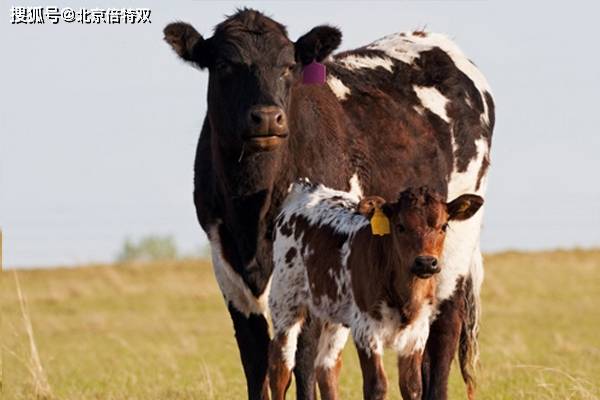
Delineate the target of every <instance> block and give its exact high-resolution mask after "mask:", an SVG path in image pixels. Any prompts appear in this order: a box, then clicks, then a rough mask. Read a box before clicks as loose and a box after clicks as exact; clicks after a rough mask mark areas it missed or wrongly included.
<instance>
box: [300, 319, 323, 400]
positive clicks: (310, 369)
mask: <svg viewBox="0 0 600 400" xmlns="http://www.w3.org/2000/svg"><path fill="white" fill-rule="evenodd" d="M320 332H321V321H319V319H318V318H314V317H311V316H310V314H308V315H307V316H306V318H305V320H304V324H303V325H302V330H301V331H300V335H299V336H298V346H297V349H296V366H295V367H294V376H295V377H296V399H297V400H314V399H316V377H315V368H314V365H315V358H316V357H317V344H318V342H319V336H320Z"/></svg>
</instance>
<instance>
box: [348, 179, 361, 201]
mask: <svg viewBox="0 0 600 400" xmlns="http://www.w3.org/2000/svg"><path fill="white" fill-rule="evenodd" d="M350 193H351V194H352V195H354V196H356V197H357V198H359V199H360V198H362V197H363V190H362V187H360V181H359V180H358V174H357V173H354V175H352V177H351V178H350Z"/></svg>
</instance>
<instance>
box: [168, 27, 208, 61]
mask: <svg viewBox="0 0 600 400" xmlns="http://www.w3.org/2000/svg"><path fill="white" fill-rule="evenodd" d="M163 33H164V35H165V37H164V39H165V42H167V43H169V44H170V45H171V47H172V48H173V50H175V52H176V53H177V54H178V55H179V57H181V58H182V59H184V60H185V61H188V62H191V63H193V64H195V65H197V66H198V67H200V68H206V67H208V66H209V64H210V61H211V59H212V50H211V46H210V39H208V40H205V39H204V38H203V37H202V35H200V34H199V33H198V31H197V30H196V29H194V27H193V26H191V25H190V24H186V23H185V22H174V23H172V24H169V25H167V26H166V27H165V29H164V30H163Z"/></svg>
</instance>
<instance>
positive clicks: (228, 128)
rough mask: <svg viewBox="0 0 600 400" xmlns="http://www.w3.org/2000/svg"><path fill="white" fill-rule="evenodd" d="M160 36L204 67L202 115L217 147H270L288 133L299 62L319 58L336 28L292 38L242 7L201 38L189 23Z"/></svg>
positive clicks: (335, 37) (335, 39) (337, 36)
mask: <svg viewBox="0 0 600 400" xmlns="http://www.w3.org/2000/svg"><path fill="white" fill-rule="evenodd" d="M164 35H165V40H166V41H167V42H168V43H169V44H170V45H171V46H172V47H173V49H174V50H175V52H176V53H177V54H178V55H179V56H180V57H181V58H182V59H184V60H185V61H188V62H190V63H191V64H193V65H195V66H197V67H199V68H200V69H208V71H209V85H208V118H209V122H210V126H211V129H212V131H213V132H214V133H215V134H216V135H217V140H218V143H219V145H220V147H221V148H223V149H230V150H231V151H234V152H239V151H241V150H242V149H243V150H244V151H246V150H247V151H252V150H255V151H256V150H259V151H262V150H272V149H275V148H277V147H279V146H280V145H281V144H282V143H284V142H285V140H286V139H287V137H288V135H289V129H288V123H287V119H288V117H287V115H288V111H289V106H290V101H291V99H290V98H291V88H292V86H293V85H294V83H296V82H297V81H298V80H299V79H301V70H302V67H303V66H304V65H306V64H309V63H310V62H312V61H313V60H316V61H321V60H323V59H324V58H325V57H327V56H328V55H329V54H330V53H331V52H332V51H333V50H335V49H336V48H337V47H338V46H339V44H340V42H341V33H340V31H339V30H338V29H336V28H333V27H329V26H318V27H315V28H313V29H312V30H311V31H310V32H308V33H307V34H306V35H304V36H302V37H300V38H299V39H298V40H297V41H296V42H295V43H294V42H292V41H291V40H290V39H289V38H288V36H287V31H286V29H285V27H284V26H283V25H281V24H279V23H277V22H275V21H273V20H272V19H270V18H268V17H266V16H264V15H263V14H261V13H259V12H257V11H254V10H248V9H244V10H241V11H238V12H237V13H236V14H235V15H233V16H231V17H229V18H227V19H226V20H225V21H224V22H222V23H220V24H219V25H217V27H216V28H215V31H214V35H213V36H212V37H210V38H208V39H204V38H203V37H202V36H201V35H200V34H199V33H198V32H197V31H196V30H195V29H194V28H193V27H192V26H191V25H189V24H186V23H182V22H177V23H172V24H169V25H168V26H167V27H166V28H165V29H164Z"/></svg>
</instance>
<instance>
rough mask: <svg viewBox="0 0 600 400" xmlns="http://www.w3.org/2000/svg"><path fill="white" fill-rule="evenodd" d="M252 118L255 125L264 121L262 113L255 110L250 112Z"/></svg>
mask: <svg viewBox="0 0 600 400" xmlns="http://www.w3.org/2000/svg"><path fill="white" fill-rule="evenodd" d="M250 120H251V121H252V122H253V123H254V124H255V125H260V124H261V122H262V115H261V114H260V113H258V112H256V111H253V112H251V113H250Z"/></svg>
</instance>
